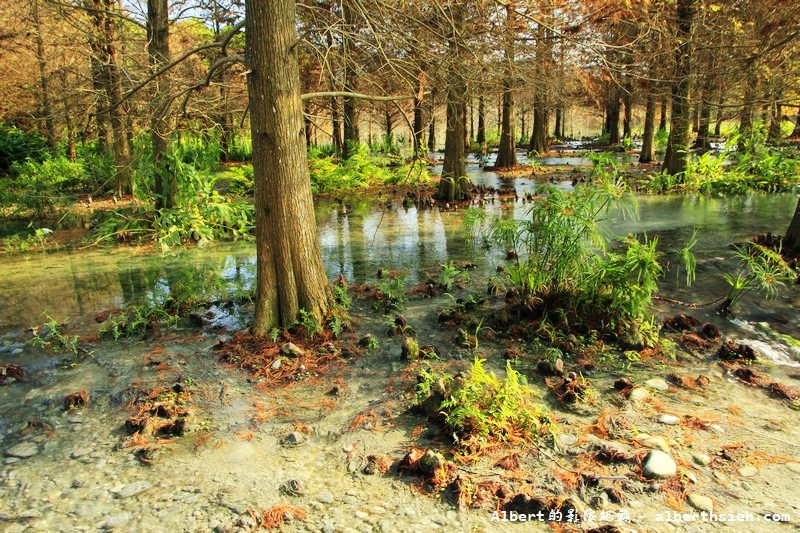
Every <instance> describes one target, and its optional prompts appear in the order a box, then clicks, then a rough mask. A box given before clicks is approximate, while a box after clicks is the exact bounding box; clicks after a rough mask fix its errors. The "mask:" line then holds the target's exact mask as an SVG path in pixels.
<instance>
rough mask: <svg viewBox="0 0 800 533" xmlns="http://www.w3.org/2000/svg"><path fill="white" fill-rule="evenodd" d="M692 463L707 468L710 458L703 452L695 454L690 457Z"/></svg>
mask: <svg viewBox="0 0 800 533" xmlns="http://www.w3.org/2000/svg"><path fill="white" fill-rule="evenodd" d="M692 461H694V462H695V463H697V464H698V465H700V466H708V464H710V463H711V456H710V455H708V454H706V453H703V452H696V453H695V454H693V455H692Z"/></svg>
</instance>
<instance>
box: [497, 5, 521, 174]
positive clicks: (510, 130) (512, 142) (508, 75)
mask: <svg viewBox="0 0 800 533" xmlns="http://www.w3.org/2000/svg"><path fill="white" fill-rule="evenodd" d="M505 7H506V21H505V47H504V48H505V50H504V52H505V73H504V76H503V118H502V124H501V128H500V147H499V149H498V151H497V160H496V162H495V166H498V167H513V166H514V165H516V164H517V136H516V131H515V124H514V122H515V119H516V116H515V112H514V76H515V72H514V55H515V52H514V42H515V41H516V38H517V28H516V21H515V17H514V15H515V11H514V3H513V2H508V3H507V4H506V6H505Z"/></svg>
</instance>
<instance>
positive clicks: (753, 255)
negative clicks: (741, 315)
mask: <svg viewBox="0 0 800 533" xmlns="http://www.w3.org/2000/svg"><path fill="white" fill-rule="evenodd" d="M734 255H735V256H736V258H737V259H738V265H737V268H736V271H735V272H733V273H728V274H725V275H724V277H725V281H726V282H727V283H728V286H729V287H730V288H729V290H728V294H727V295H726V296H725V297H724V298H723V299H722V303H721V304H720V305H719V311H720V313H722V314H723V315H728V314H730V313H731V311H732V308H733V306H735V305H736V304H737V303H738V302H739V301H740V300H741V299H742V298H744V297H745V296H746V295H747V294H750V293H756V294H760V295H762V296H763V297H764V298H774V297H775V296H777V294H778V289H780V288H781V287H784V286H786V283H789V282H791V281H792V280H793V279H794V278H795V277H796V275H797V274H796V272H794V270H792V268H791V267H790V266H789V264H788V263H786V261H785V260H784V259H783V257H782V256H781V254H780V251H774V250H770V249H769V248H767V247H765V246H761V245H760V244H755V243H750V244H748V245H745V246H735V247H734Z"/></svg>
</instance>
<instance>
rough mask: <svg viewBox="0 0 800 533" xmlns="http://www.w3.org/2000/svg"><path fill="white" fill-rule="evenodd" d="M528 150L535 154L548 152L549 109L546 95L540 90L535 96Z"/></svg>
mask: <svg viewBox="0 0 800 533" xmlns="http://www.w3.org/2000/svg"><path fill="white" fill-rule="evenodd" d="M528 150H529V151H530V152H532V153H534V154H544V153H546V152H547V110H546V109H545V102H544V97H543V96H542V95H541V94H540V92H539V91H537V92H536V94H535V95H534V96H533V127H532V128H531V142H530V144H529V145H528Z"/></svg>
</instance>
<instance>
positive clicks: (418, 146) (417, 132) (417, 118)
mask: <svg viewBox="0 0 800 533" xmlns="http://www.w3.org/2000/svg"><path fill="white" fill-rule="evenodd" d="M419 88H420V89H421V88H422V87H421V86H420V87H419ZM421 92H422V91H419V92H418V93H417V95H415V96H414V157H418V156H419V155H420V153H421V152H422V132H423V125H422V121H423V113H422V111H423V110H422V98H420V97H419V94H420V93H421Z"/></svg>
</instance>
